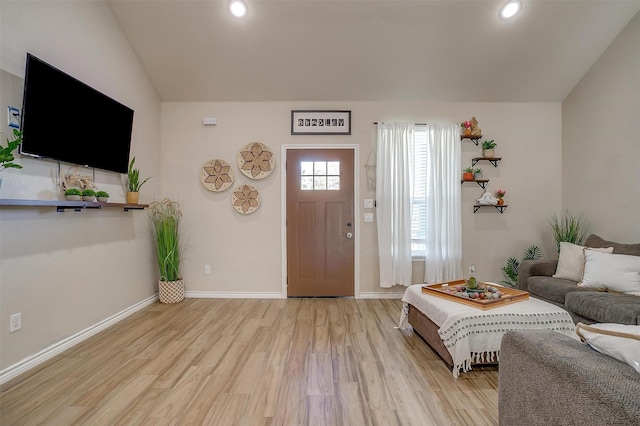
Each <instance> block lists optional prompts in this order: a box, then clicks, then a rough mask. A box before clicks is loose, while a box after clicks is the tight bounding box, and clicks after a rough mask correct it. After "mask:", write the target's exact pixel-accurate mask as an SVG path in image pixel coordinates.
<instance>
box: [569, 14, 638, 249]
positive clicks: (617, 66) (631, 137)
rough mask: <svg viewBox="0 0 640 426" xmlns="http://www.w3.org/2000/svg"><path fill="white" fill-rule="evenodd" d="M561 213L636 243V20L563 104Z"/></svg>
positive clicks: (606, 235) (598, 231) (600, 232)
mask: <svg viewBox="0 0 640 426" xmlns="http://www.w3.org/2000/svg"><path fill="white" fill-rule="evenodd" d="M562 131H563V151H562V157H563V161H562V201H563V208H566V209H569V210H570V211H574V212H583V213H584V215H585V218H586V219H587V220H588V221H589V222H590V223H592V225H593V231H594V232H595V233H596V234H598V235H600V236H601V237H603V238H605V239H608V240H614V241H619V242H627V243H637V242H639V241H640V185H639V184H638V183H639V182H640V179H639V178H638V172H639V170H640V141H639V135H640V14H636V16H635V17H634V18H633V19H632V20H631V21H630V22H629V24H628V25H627V26H626V27H625V29H624V30H623V31H622V32H621V33H620V35H618V37H617V38H616V39H615V40H614V41H613V43H611V45H610V46H609V47H608V48H607V50H606V51H605V52H604V54H603V55H602V56H601V57H600V58H599V59H598V61H597V62H596V63H595V64H594V65H593V67H592V68H591V69H590V70H589V71H588V72H587V74H586V75H585V76H584V77H583V78H582V80H581V81H580V83H579V84H578V85H577V86H576V87H575V88H574V89H573V91H572V92H571V93H570V94H569V96H567V98H566V99H565V100H564V102H563V104H562Z"/></svg>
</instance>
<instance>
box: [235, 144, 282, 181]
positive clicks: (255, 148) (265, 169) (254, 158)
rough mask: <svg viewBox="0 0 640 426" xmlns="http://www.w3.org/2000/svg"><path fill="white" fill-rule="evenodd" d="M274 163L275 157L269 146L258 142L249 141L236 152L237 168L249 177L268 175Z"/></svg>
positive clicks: (256, 177) (259, 177)
mask: <svg viewBox="0 0 640 426" xmlns="http://www.w3.org/2000/svg"><path fill="white" fill-rule="evenodd" d="M275 164H276V159H275V156H274V155H273V152H271V148H269V147H268V146H266V145H265V144H263V143H260V142H251V143H250V144H248V145H245V147H244V148H242V149H241V150H240V152H239V153H238V168H240V171H241V172H242V173H243V174H244V175H245V176H247V177H249V178H251V179H262V178H265V177H267V176H269V174H270V173H271V172H272V171H273V168H274V166H275Z"/></svg>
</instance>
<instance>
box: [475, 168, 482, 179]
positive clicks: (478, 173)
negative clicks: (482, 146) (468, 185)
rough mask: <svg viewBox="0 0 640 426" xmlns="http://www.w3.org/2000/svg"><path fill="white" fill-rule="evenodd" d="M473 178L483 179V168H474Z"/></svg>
mask: <svg viewBox="0 0 640 426" xmlns="http://www.w3.org/2000/svg"><path fill="white" fill-rule="evenodd" d="M473 178H474V179H475V180H479V179H482V169H473Z"/></svg>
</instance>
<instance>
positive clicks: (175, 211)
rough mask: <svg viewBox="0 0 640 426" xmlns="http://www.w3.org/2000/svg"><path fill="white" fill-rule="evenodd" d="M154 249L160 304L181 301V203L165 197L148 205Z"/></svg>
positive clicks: (182, 283)
mask: <svg viewBox="0 0 640 426" xmlns="http://www.w3.org/2000/svg"><path fill="white" fill-rule="evenodd" d="M149 212H150V215H151V224H152V231H153V236H154V242H155V246H156V261H157V263H158V268H159V270H160V280H159V281H158V294H159V298H160V302H162V303H176V302H180V301H181V300H183V299H184V281H183V279H182V275H181V273H180V261H181V260H182V246H181V243H180V218H181V217H182V212H181V211H180V204H178V203H177V202H176V201H172V200H170V199H169V198H165V199H164V200H162V201H159V202H154V203H151V204H150V205H149Z"/></svg>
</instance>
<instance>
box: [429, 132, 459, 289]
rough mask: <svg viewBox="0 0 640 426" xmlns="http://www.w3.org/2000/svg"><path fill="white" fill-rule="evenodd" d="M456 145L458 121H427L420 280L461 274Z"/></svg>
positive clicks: (433, 280) (454, 277)
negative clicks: (423, 253) (424, 232)
mask: <svg viewBox="0 0 640 426" xmlns="http://www.w3.org/2000/svg"><path fill="white" fill-rule="evenodd" d="M460 145H461V143H460V126H459V125H458V124H447V125H438V124H430V125H427V152H428V154H427V163H428V164H427V167H426V172H427V179H426V185H427V188H426V194H427V200H426V221H427V224H426V230H427V241H426V243H427V247H426V260H425V265H424V282H425V283H428V284H434V283H439V282H445V281H453V280H458V279H462V278H463V274H462V210H461V201H460V198H461V195H460V187H461V185H460V173H461V170H462V169H461V162H460V149H461V148H460Z"/></svg>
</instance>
